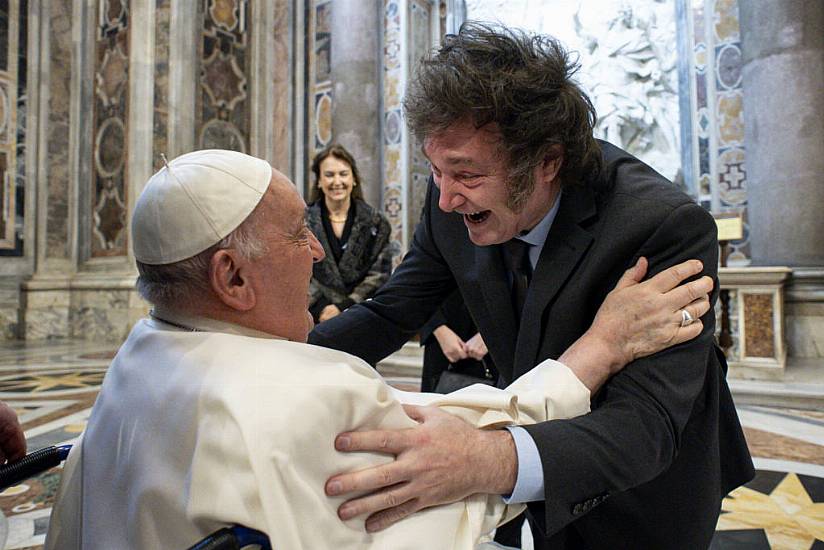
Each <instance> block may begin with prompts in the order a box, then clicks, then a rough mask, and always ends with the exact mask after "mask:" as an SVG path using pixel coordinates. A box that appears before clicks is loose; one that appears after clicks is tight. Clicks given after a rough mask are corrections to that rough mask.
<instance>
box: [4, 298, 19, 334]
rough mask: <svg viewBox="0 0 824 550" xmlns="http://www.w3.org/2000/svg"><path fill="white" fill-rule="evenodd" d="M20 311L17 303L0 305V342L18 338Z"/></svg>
mask: <svg viewBox="0 0 824 550" xmlns="http://www.w3.org/2000/svg"><path fill="white" fill-rule="evenodd" d="M18 312H19V308H18V306H17V304H12V305H9V306H5V305H0V342H2V341H3V340H14V339H15V338H17V331H18V324H17V321H18Z"/></svg>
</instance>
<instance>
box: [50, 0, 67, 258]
mask: <svg viewBox="0 0 824 550" xmlns="http://www.w3.org/2000/svg"><path fill="white" fill-rule="evenodd" d="M50 8H51V12H50V13H48V14H46V16H47V17H48V18H49V38H50V42H49V44H50V48H49V52H48V55H47V56H46V58H47V59H48V60H49V61H48V65H47V70H48V78H49V89H48V92H49V102H48V109H49V113H48V136H47V143H46V147H47V151H48V160H47V163H48V167H47V169H48V187H47V196H48V206H47V209H48V212H47V221H46V233H47V234H46V255H47V256H48V257H50V258H68V257H69V256H70V249H69V238H68V236H69V230H68V223H69V166H70V163H69V153H70V148H69V125H70V121H69V110H70V99H71V94H70V93H69V89H70V84H71V71H72V4H71V2H69V1H65V0H53V1H52V2H50Z"/></svg>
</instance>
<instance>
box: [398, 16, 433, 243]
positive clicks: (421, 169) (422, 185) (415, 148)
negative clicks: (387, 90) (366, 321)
mask: <svg viewBox="0 0 824 550" xmlns="http://www.w3.org/2000/svg"><path fill="white" fill-rule="evenodd" d="M408 9H409V16H408V20H409V33H408V37H409V45H408V47H407V51H408V57H407V59H406V64H407V74H411V72H412V70H413V68H414V67H415V65H416V64H417V62H418V60H419V59H421V58H422V57H423V56H424V55H426V53H427V52H428V51H429V50H430V49H431V48H432V10H434V9H437V8H436V7H435V6H433V5H432V4H431V3H430V2H429V1H428V0H409V8H408ZM408 158H409V163H408V171H409V173H408V174H407V182H408V188H407V199H406V216H407V219H406V223H407V227H408V233H407V234H408V235H409V236H410V237H409V238H411V235H412V234H413V233H414V228H415V226H417V225H418V221H420V219H421V211H422V210H423V205H424V201H425V199H426V189H427V186H428V184H429V174H430V169H429V161H428V160H427V159H426V157H425V156H424V155H423V153H422V151H421V144H420V143H419V142H418V140H416V139H415V138H414V136H412V135H411V134H410V135H409V139H408ZM404 244H405V245H408V243H404ZM404 249H405V248H404Z"/></svg>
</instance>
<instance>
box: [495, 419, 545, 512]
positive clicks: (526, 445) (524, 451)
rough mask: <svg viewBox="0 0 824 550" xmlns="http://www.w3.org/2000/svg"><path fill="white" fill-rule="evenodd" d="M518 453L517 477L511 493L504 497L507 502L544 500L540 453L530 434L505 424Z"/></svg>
mask: <svg viewBox="0 0 824 550" xmlns="http://www.w3.org/2000/svg"><path fill="white" fill-rule="evenodd" d="M506 429H507V430H509V433H510V434H512V440H513V441H514V442H515V451H516V452H517V454H518V477H517V479H516V480H515V488H514V489H512V494H511V495H509V496H505V497H504V502H505V503H507V504H520V503H523V502H534V501H536V500H544V468H543V466H542V465H541V455H540V454H538V446H537V445H535V441H534V440H533V439H532V436H531V435H529V432H527V431H526V430H525V429H523V428H522V427H520V426H507V427H506Z"/></svg>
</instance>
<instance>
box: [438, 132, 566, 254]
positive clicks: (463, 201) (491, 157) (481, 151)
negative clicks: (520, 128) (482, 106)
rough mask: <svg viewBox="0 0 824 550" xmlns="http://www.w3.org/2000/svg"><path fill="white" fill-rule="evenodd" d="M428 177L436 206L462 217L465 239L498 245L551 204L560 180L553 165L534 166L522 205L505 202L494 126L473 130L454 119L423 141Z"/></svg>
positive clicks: (503, 162) (504, 175) (501, 155)
mask: <svg viewBox="0 0 824 550" xmlns="http://www.w3.org/2000/svg"><path fill="white" fill-rule="evenodd" d="M423 150H424V153H425V154H426V156H427V158H429V162H430V163H431V164H432V176H433V179H434V181H435V185H436V186H437V187H438V189H440V192H441V197H440V200H439V202H438V206H439V207H440V209H441V210H443V211H444V212H457V213H459V214H461V215H462V216H463V221H464V225H466V228H467V231H468V232H469V238H470V240H471V241H472V242H473V243H475V244H476V245H479V246H487V245H491V244H499V243H503V242H506V241H508V240H510V239H511V238H512V237H514V236H516V235H518V234H520V233H521V232H522V231H528V230H529V229H532V228H533V227H535V225H537V224H538V222H539V221H541V219H542V218H543V217H544V216H545V215H546V214H547V212H549V210H550V209H551V208H552V205H553V203H554V202H555V199H556V198H557V196H558V190H559V189H560V184H559V182H558V180H557V177H556V176H557V169H556V168H555V167H553V166H549V168H551V169H552V170H551V172H550V171H548V170H547V166H546V165H544V166H540V167H538V168H536V169H535V177H536V183H535V188H534V189H533V191H532V193H531V195H530V196H529V197H528V198H527V199H526V201H525V202H524V206H523V208H521V209H520V210H519V211H517V212H516V211H514V210H512V209H511V208H510V207H509V206H508V203H509V201H508V199H509V186H508V185H507V182H508V173H507V172H508V170H507V169H508V164H507V159H506V155H505V154H504V153H503V152H502V148H501V146H500V133H499V132H498V130H497V127H495V126H494V125H491V124H490V125H487V126H484V127H483V128H480V129H478V128H475V127H474V126H473V125H472V124H471V123H468V122H466V123H457V124H454V125H452V126H450V127H449V128H447V129H446V130H444V131H442V132H439V133H437V134H434V135H432V136H430V137H428V138H427V139H426V140H425V141H424V147H423Z"/></svg>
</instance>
